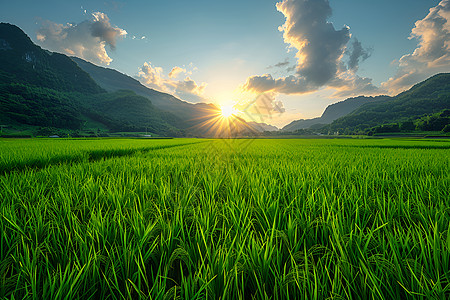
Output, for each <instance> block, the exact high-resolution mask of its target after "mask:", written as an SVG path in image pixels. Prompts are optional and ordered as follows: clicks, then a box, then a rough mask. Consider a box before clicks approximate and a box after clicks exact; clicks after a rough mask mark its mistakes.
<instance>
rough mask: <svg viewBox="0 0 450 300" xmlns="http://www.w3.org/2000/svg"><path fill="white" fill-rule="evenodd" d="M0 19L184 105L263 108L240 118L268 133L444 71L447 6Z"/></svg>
mask: <svg viewBox="0 0 450 300" xmlns="http://www.w3.org/2000/svg"><path fill="white" fill-rule="evenodd" d="M0 21H1V22H8V23H12V24H15V25H17V26H19V27H20V28H22V29H23V30H24V31H25V33H27V34H28V36H30V38H31V39H32V40H33V41H34V42H35V43H36V44H38V45H40V46H41V47H43V48H45V49H49V50H51V51H56V52H61V53H65V54H68V55H74V56H78V57H81V58H84V59H86V60H88V61H90V62H92V63H95V64H97V65H100V66H105V67H108V68H113V69H116V70H118V71H120V72H122V73H125V74H127V75H130V76H132V77H134V78H136V79H138V80H139V81H140V82H141V83H142V84H144V85H146V86H148V87H150V88H154V89H156V90H159V91H163V92H167V93H170V94H173V95H175V96H177V97H179V98H181V99H183V100H186V101H190V102H193V103H197V102H210V103H216V104H218V105H223V106H226V105H234V106H235V107H236V108H237V110H245V109H246V108H247V107H248V104H249V103H258V101H259V100H258V99H265V100H264V101H265V111H264V112H262V113H261V112H260V113H259V114H253V115H249V114H245V115H244V117H246V118H249V117H248V116H250V118H251V119H252V120H254V121H261V122H266V123H269V124H272V125H275V126H278V127H282V126H284V125H286V124H288V123H289V122H291V121H292V120H296V119H302V118H312V117H317V116H320V115H321V114H322V112H323V111H324V109H325V108H326V107H327V106H328V105H329V104H332V103H335V102H338V101H341V100H344V99H346V98H348V97H354V96H359V95H381V94H388V95H395V94H397V93H399V92H401V91H403V90H405V89H408V88H410V87H411V86H412V85H414V84H416V83H418V82H420V81H422V80H424V79H426V78H428V77H429V76H432V75H434V74H437V73H440V72H449V71H450V0H442V1H439V0H395V1H392V0H389V1H387V0H379V1H361V0H278V1H269V0H264V1H262V0H246V1H242V0H241V1H236V0H228V1H194V0H192V1H178V0H172V1H152V0H151V1H95V0H94V1H92V0H91V1H77V0H73V1H61V0H59V1H23V0H15V1H1V2H0ZM262 95H263V96H264V97H261V96H262ZM257 100H258V101H257ZM267 104H268V106H267Z"/></svg>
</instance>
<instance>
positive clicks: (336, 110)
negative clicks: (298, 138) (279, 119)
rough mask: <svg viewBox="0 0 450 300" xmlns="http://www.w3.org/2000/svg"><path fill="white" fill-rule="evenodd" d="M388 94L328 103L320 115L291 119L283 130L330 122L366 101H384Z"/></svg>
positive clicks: (293, 129)
mask: <svg viewBox="0 0 450 300" xmlns="http://www.w3.org/2000/svg"><path fill="white" fill-rule="evenodd" d="M388 98H389V97H388V96H377V97H364V96H359V97H355V98H348V99H346V100H344V101H340V102H337V103H334V104H331V105H329V106H328V107H327V108H326V109H325V111H324V112H323V114H322V116H320V117H318V118H313V119H302V120H296V121H292V122H291V123H289V124H288V125H286V126H284V127H283V129H282V130H283V131H295V130H298V129H307V128H310V127H311V126H314V125H318V124H330V123H331V122H333V121H334V120H336V119H338V118H340V117H343V116H345V115H348V114H349V113H351V112H352V111H354V110H356V109H358V108H359V107H361V106H363V105H366V104H368V103H373V102H379V101H384V100H386V99H388Z"/></svg>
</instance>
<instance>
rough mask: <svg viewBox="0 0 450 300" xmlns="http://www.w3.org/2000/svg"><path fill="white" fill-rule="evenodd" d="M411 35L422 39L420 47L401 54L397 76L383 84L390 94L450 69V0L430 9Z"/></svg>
mask: <svg viewBox="0 0 450 300" xmlns="http://www.w3.org/2000/svg"><path fill="white" fill-rule="evenodd" d="M409 38H410V39H417V40H418V41H419V43H418V45H417V48H416V49H415V50H414V52H413V53H410V54H406V55H404V56H402V57H401V58H400V60H399V61H398V70H397V73H396V75H395V76H394V77H392V78H390V79H389V80H388V81H387V82H384V83H382V87H383V88H385V89H386V90H388V91H389V92H390V93H391V94H396V93H399V92H402V91H404V90H405V89H408V88H410V87H411V86H412V85H414V84H416V83H417V82H419V81H422V80H424V79H426V78H428V77H430V76H431V75H434V74H436V73H440V72H448V71H449V70H450V1H449V0H443V1H441V2H440V3H439V4H438V5H437V6H435V7H433V8H431V9H430V11H429V13H428V15H427V16H426V17H425V18H424V19H422V20H419V21H417V22H416V23H415V26H414V28H413V29H412V31H411V36H410V37H409Z"/></svg>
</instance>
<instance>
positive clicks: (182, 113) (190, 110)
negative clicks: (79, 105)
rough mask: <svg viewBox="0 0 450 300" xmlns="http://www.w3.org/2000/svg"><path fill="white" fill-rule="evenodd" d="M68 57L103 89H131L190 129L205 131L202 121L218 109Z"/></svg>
mask: <svg viewBox="0 0 450 300" xmlns="http://www.w3.org/2000/svg"><path fill="white" fill-rule="evenodd" d="M72 59H73V61H75V62H76V63H77V64H78V66H79V67H80V68H82V69H83V70H84V71H86V72H87V73H89V75H91V77H92V78H93V79H94V80H95V81H96V82H97V83H98V84H99V85H100V86H101V87H102V88H104V89H105V90H107V91H110V92H114V91H118V90H131V91H133V92H135V93H136V94H138V95H141V96H143V97H146V98H148V99H150V100H151V101H152V103H153V104H154V105H155V106H156V107H157V108H159V109H161V110H163V111H167V112H170V113H172V114H173V115H175V116H176V117H178V119H179V120H180V121H181V123H180V124H179V125H180V126H181V127H182V128H184V129H186V130H188V131H190V132H193V133H197V134H205V132H206V131H205V130H204V127H205V126H203V124H206V123H208V121H209V120H211V119H212V118H213V117H214V116H216V115H217V114H218V113H219V112H220V109H219V108H218V107H216V106H214V105H212V104H204V103H198V104H193V103H189V102H186V101H183V100H180V99H178V98H176V97H174V96H172V95H170V94H167V93H162V92H159V91H156V90H154V89H150V88H147V87H145V86H144V85H142V84H141V83H140V82H139V81H137V80H136V79H134V78H132V77H130V76H128V75H125V74H122V73H120V72H118V71H116V70H113V69H109V68H104V67H99V66H96V65H94V64H92V63H90V62H87V61H85V60H83V59H81V58H77V57H72Z"/></svg>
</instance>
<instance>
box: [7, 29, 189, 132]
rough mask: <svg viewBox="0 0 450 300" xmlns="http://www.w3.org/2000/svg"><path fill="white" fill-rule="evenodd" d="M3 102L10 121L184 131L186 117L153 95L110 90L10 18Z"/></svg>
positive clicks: (31, 124)
mask: <svg viewBox="0 0 450 300" xmlns="http://www.w3.org/2000/svg"><path fill="white" fill-rule="evenodd" d="M0 107H1V110H0V123H1V124H2V125H9V126H10V127H14V126H22V127H23V126H29V127H30V128H32V129H33V128H34V129H36V127H50V128H60V129H69V130H91V129H92V128H89V126H91V127H102V128H106V129H108V130H110V131H147V130H148V131H150V132H152V133H156V134H160V135H170V136H178V135H182V134H183V131H182V130H181V128H182V126H180V123H181V122H182V121H181V120H180V119H179V118H177V117H176V116H174V115H173V114H171V113H168V112H165V111H162V110H160V109H158V108H157V107H155V106H154V105H153V104H152V102H151V101H150V100H149V99H148V98H145V97H142V96H140V95H137V94H136V93H134V92H132V91H116V92H113V93H111V92H107V91H106V90H105V89H103V88H101V87H100V86H99V85H98V84H97V83H96V82H95V81H94V80H93V79H92V78H91V76H90V75H89V74H88V73H86V72H85V71H83V70H82V69H81V68H80V67H78V65H77V64H76V63H75V62H74V61H73V60H72V59H70V58H69V57H67V56H65V55H63V54H58V53H52V52H49V51H46V50H43V49H41V48H40V47H39V46H37V45H35V44H34V43H33V42H32V41H31V40H30V38H29V37H28V36H27V35H26V34H25V33H24V32H23V31H22V30H21V29H20V28H18V27H17V26H14V25H11V24H6V23H0ZM86 124H91V125H86ZM92 124H93V125H92Z"/></svg>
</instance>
